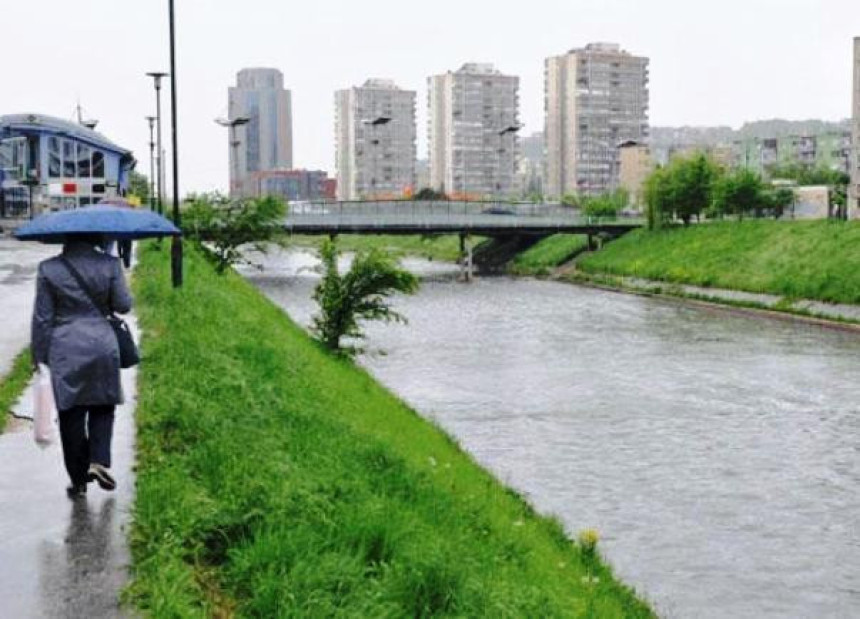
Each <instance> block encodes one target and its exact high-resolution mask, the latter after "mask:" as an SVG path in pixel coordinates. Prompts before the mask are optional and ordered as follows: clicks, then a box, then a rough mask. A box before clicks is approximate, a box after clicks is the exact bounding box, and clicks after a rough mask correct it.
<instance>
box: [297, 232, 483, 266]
mask: <svg viewBox="0 0 860 619" xmlns="http://www.w3.org/2000/svg"><path fill="white" fill-rule="evenodd" d="M290 238H291V240H292V242H293V243H294V244H296V245H304V246H308V247H319V246H320V244H321V243H322V241H323V239H325V238H327V237H323V236H303V235H296V236H293V237H290ZM477 241H480V239H475V241H473V243H474V242H477ZM337 245H338V247H339V248H340V250H341V251H361V250H369V249H381V250H384V251H386V252H388V253H390V254H393V255H394V256H397V257H402V256H417V257H420V258H427V259H428V260H442V261H445V262H454V261H456V260H457V259H458V258H459V257H460V239H459V237H458V236H457V235H451V234H446V235H441V236H414V235H396V234H380V235H357V234H341V235H339V236H338V237H337Z"/></svg>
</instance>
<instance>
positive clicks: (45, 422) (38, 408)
mask: <svg viewBox="0 0 860 619" xmlns="http://www.w3.org/2000/svg"><path fill="white" fill-rule="evenodd" d="M56 416H57V405H56V403H55V402H54V387H53V386H52V385H51V371H50V370H49V369H48V366H47V365H44V364H41V363H40V364H39V371H38V372H37V373H36V384H35V385H34V386H33V438H34V439H35V440H36V444H37V445H39V447H47V446H48V445H51V444H52V443H53V442H54V439H55V437H54V434H55V431H54V418H55V417H56Z"/></svg>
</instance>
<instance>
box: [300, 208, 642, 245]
mask: <svg viewBox="0 0 860 619" xmlns="http://www.w3.org/2000/svg"><path fill="white" fill-rule="evenodd" d="M643 223H644V222H643V221H642V220H641V219H635V218H630V217H619V218H612V219H599V218H594V217H586V216H584V215H583V214H582V213H581V212H580V211H579V210H577V209H573V208H569V207H565V206H561V205H557V204H535V203H526V202H505V201H493V202H472V201H468V202H467V201H449V200H439V201H417V200H415V201H413V200H392V201H371V202H308V203H300V204H295V205H290V212H289V214H288V216H287V219H286V223H285V224H284V229H285V231H287V232H289V233H291V234H311V235H321V234H324V235H330V236H335V235H339V234H419V235H430V234H459V235H461V236H462V235H466V236H470V235H471V236H485V237H499V236H538V237H542V236H549V235H551V234H558V233H564V234H586V235H589V236H593V235H597V234H607V235H610V236H613V237H614V236H620V235H622V234H625V233H626V232H629V231H630V230H633V229H635V228H639V227H641V226H642V225H643Z"/></svg>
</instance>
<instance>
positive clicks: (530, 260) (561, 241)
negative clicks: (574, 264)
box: [509, 234, 588, 276]
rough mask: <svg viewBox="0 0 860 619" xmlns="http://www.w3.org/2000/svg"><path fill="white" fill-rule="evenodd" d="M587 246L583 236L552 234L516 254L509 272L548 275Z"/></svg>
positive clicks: (586, 240) (586, 238)
mask: <svg viewBox="0 0 860 619" xmlns="http://www.w3.org/2000/svg"><path fill="white" fill-rule="evenodd" d="M587 245H588V237H587V236H586V235H584V234H554V235H552V236H549V237H547V238H545V239H542V240H541V241H540V242H538V243H536V244H535V245H533V246H532V247H530V248H528V249H527V250H526V251H524V252H522V253H521V254H518V255H517V257H516V258H514V260H513V262H511V264H510V267H509V270H510V271H511V273H513V274H514V275H536V276H544V275H548V274H549V273H550V272H551V271H552V269H554V268H555V267H557V266H559V265H562V264H564V263H565V262H567V261H568V260H570V259H571V258H572V257H573V256H575V255H576V254H578V253H579V252H581V251H582V250H584V249H585V248H586V246H587Z"/></svg>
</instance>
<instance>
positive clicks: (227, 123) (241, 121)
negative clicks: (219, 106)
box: [215, 116, 251, 197]
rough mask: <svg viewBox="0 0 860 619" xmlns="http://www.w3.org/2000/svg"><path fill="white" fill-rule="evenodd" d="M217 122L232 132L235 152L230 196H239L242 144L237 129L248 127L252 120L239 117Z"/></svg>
mask: <svg viewBox="0 0 860 619" xmlns="http://www.w3.org/2000/svg"><path fill="white" fill-rule="evenodd" d="M215 122H216V123H218V124H219V125H221V126H222V127H227V128H228V129H229V130H230V147H231V149H232V150H233V174H232V175H231V176H232V179H231V182H230V196H231V197H233V196H234V194H238V193H239V191H238V189H239V145H240V144H241V143H242V142H241V141H240V140H239V139H238V138H237V137H236V127H241V126H242V125H247V124H248V123H249V122H251V119H250V118H248V117H247V116H237V117H236V118H233V119H232V120H230V119H227V118H216V119H215Z"/></svg>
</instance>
